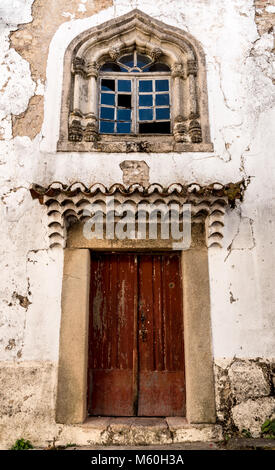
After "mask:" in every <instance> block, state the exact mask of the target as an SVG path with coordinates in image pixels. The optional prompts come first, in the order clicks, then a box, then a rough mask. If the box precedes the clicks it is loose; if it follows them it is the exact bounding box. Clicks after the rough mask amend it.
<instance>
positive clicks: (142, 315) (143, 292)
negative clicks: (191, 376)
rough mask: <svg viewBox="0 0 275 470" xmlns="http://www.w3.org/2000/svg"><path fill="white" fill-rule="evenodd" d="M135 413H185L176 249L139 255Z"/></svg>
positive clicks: (179, 287)
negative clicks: (137, 361)
mask: <svg viewBox="0 0 275 470" xmlns="http://www.w3.org/2000/svg"><path fill="white" fill-rule="evenodd" d="M138 276H139V278H138V279H139V314H138V317H139V396H138V415H139V416H167V415H169V416H183V415H184V414H185V390H184V347H183V315H182V287H181V271H180V258H179V255H178V254H172V255H157V256H148V255H142V256H140V259H139V273H138Z"/></svg>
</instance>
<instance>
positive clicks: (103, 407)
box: [88, 254, 137, 416]
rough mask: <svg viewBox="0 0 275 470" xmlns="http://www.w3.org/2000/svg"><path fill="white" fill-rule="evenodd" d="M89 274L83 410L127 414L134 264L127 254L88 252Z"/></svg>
mask: <svg viewBox="0 0 275 470" xmlns="http://www.w3.org/2000/svg"><path fill="white" fill-rule="evenodd" d="M91 273H92V276H91V288H90V300H91V301H90V304H91V315H90V328H89V329H90V335H89V337H90V341H89V377H88V382H89V401H88V411H89V414H91V415H103V416H104V415H112V416H132V415H133V413H134V409H133V406H134V400H135V393H136V390H135V386H136V368H135V364H134V362H133V356H134V354H133V351H134V346H135V339H134V335H136V327H135V321H136V292H135V290H136V286H137V264H136V262H135V258H134V257H133V256H132V255H124V254H120V255H101V254H98V255H96V254H93V256H92V257H91Z"/></svg>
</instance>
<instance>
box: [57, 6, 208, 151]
mask: <svg viewBox="0 0 275 470" xmlns="http://www.w3.org/2000/svg"><path fill="white" fill-rule="evenodd" d="M133 50H137V51H138V52H139V53H141V54H145V55H148V56H149V57H151V58H152V60H159V58H161V61H162V62H164V63H167V65H169V67H170V69H171V82H172V85H171V94H172V96H173V106H172V108H171V113H172V116H171V121H172V123H173V129H172V133H171V135H167V134H166V135H161V134H156V135H148V134H136V135H115V134H114V135H107V134H99V133H98V87H97V78H98V75H99V69H100V67H101V66H102V65H103V64H104V63H105V62H109V61H114V60H116V59H117V57H119V56H121V55H124V54H127V53H131V52H132V51H133ZM57 150H58V151H76V152H137V151H140V152H212V151H213V144H212V143H211V141H210V130H209V118H208V100H207V84H206V68H205V56H204V52H203V50H202V47H201V45H200V44H199V43H198V41H197V40H196V39H194V38H193V37H192V36H191V35H190V34H189V33H187V32H185V31H183V30H180V29H178V28H175V27H172V26H169V25H166V24H164V23H162V22H160V21H158V20H155V19H153V18H151V17H149V16H148V15H145V14H144V13H142V12H141V11H139V10H133V11H131V12H130V13H128V14H126V15H123V16H121V17H119V18H115V19H113V20H111V21H108V22H106V23H103V24H102V25H100V26H96V27H94V28H91V29H89V30H87V31H85V32H83V33H81V34H80V35H78V36H77V37H76V38H75V39H74V40H73V41H72V42H71V43H70V45H69V46H68V48H67V50H66V52H65V57H64V76H63V93H62V105H61V119H60V133H59V141H58V144H57Z"/></svg>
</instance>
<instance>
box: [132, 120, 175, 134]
mask: <svg viewBox="0 0 275 470" xmlns="http://www.w3.org/2000/svg"><path fill="white" fill-rule="evenodd" d="M139 133H140V134H170V122H146V123H140V124H139Z"/></svg>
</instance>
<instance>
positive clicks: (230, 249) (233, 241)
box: [224, 206, 256, 262]
mask: <svg viewBox="0 0 275 470" xmlns="http://www.w3.org/2000/svg"><path fill="white" fill-rule="evenodd" d="M238 215H239V223H238V227H237V230H236V233H235V235H234V236H233V239H232V241H231V243H230V244H229V245H228V247H227V251H228V253H227V255H226V257H225V259H224V262H225V261H227V259H228V257H229V256H230V255H231V253H232V251H235V250H238V251H245V250H249V251H251V250H253V249H254V248H255V247H256V239H255V235H254V228H253V224H254V220H253V219H251V218H250V217H243V216H242V208H241V207H240V206H239V211H238ZM245 220H248V223H249V227H250V234H251V240H252V246H250V247H249V246H245V247H242V248H238V247H235V248H234V243H235V242H236V240H237V238H238V236H239V235H240V233H241V229H242V223H243V222H244V221H245Z"/></svg>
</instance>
